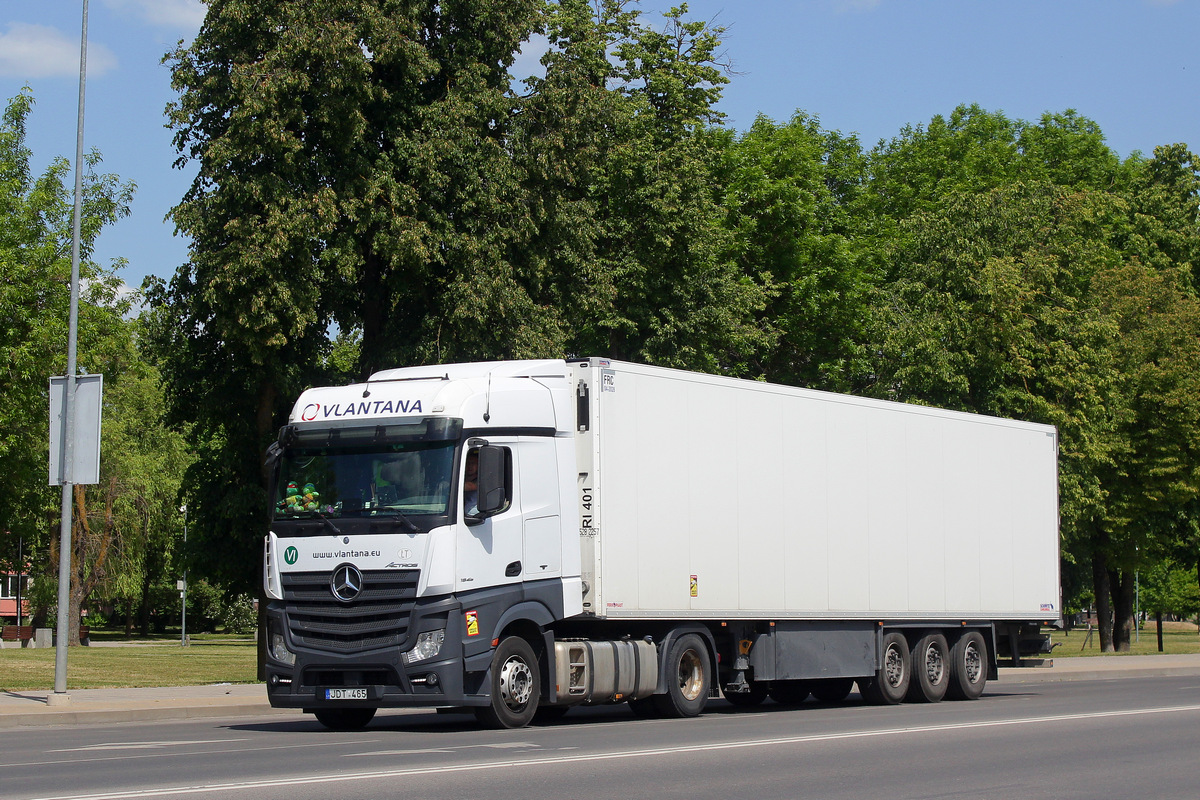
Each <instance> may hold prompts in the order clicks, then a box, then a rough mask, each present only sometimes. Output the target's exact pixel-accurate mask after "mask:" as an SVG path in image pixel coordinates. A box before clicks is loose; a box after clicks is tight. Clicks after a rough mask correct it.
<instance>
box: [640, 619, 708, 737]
mask: <svg viewBox="0 0 1200 800" xmlns="http://www.w3.org/2000/svg"><path fill="white" fill-rule="evenodd" d="M665 668H666V674H667V693H666V694H656V695H654V705H655V706H656V707H657V708H658V712H659V713H660V714H661V715H662V716H664V717H695V716H698V715H699V714H700V712H701V711H703V710H704V706H705V705H706V704H707V703H708V691H709V687H710V685H711V682H712V670H711V669H710V668H709V665H708V648H707V647H705V646H704V640H703V639H701V638H700V637H699V636H697V635H696V634H694V633H689V634H686V635H684V636H680V637H679V638H678V639H676V640H675V641H674V643H672V645H671V649H670V650H669V651H668V652H667V660H666V662H665Z"/></svg>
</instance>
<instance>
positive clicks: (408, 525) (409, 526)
mask: <svg viewBox="0 0 1200 800" xmlns="http://www.w3.org/2000/svg"><path fill="white" fill-rule="evenodd" d="M387 511H388V512H389V513H391V514H395V515H396V521H397V522H399V523H400V524H401V525H403V526H404V529H405V530H406V531H408V532H409V533H417V532H419V531H420V530H421V529H420V528H418V527H417V526H416V525H415V524H413V521H412V520H411V519H409V518H408V517H406V516H404V512H403V511H401V510H400V509H398V508H389V509H387Z"/></svg>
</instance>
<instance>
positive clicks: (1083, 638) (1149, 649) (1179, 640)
mask: <svg viewBox="0 0 1200 800" xmlns="http://www.w3.org/2000/svg"><path fill="white" fill-rule="evenodd" d="M1050 636H1051V640H1052V641H1054V642H1062V644H1061V645H1059V646H1058V647H1056V648H1054V658H1069V657H1073V656H1111V655H1114V653H1103V652H1101V651H1100V634H1099V633H1095V632H1093V634H1092V639H1091V641H1090V642H1088V641H1087V628H1076V629H1074V630H1073V631H1071V632H1070V633H1065V632H1063V631H1053V632H1052V633H1051V635H1050ZM1137 639H1138V641H1135V642H1130V643H1129V652H1128V653H1116V654H1115V655H1131V656H1134V655H1143V656H1145V655H1157V654H1158V629H1157V627H1156V626H1155V624H1154V620H1152V619H1151V620H1147V621H1146V623H1145V624H1144V625H1143V626H1142V630H1141V631H1140V632H1139V633H1138V634H1137ZM1085 643H1086V646H1085ZM1163 652H1164V653H1168V654H1173V655H1177V654H1182V653H1200V635H1197V634H1196V624H1195V623H1194V622H1164V623H1163Z"/></svg>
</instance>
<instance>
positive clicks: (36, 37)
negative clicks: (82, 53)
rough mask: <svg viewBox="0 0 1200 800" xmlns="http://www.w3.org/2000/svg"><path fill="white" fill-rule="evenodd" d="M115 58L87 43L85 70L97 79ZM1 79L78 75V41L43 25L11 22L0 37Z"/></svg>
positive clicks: (98, 47)
mask: <svg viewBox="0 0 1200 800" xmlns="http://www.w3.org/2000/svg"><path fill="white" fill-rule="evenodd" d="M116 66H117V57H116V55H114V54H113V51H112V50H109V49H108V48H107V47H105V46H104V45H102V44H96V43H95V42H91V41H89V42H88V63H87V70H88V76H89V77H97V76H100V75H103V74H104V73H106V72H108V71H110V70H112V69H115V68H116ZM0 75H3V76H6V77H14V78H21V79H28V78H63V77H78V75H79V37H78V35H76V36H75V37H74V38H72V37H70V36H68V35H66V34H64V33H63V32H62V31H60V30H58V29H57V28H51V27H48V26H46V25H31V24H29V23H25V22H10V23H9V25H8V30H6V31H4V32H2V33H0Z"/></svg>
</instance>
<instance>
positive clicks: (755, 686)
mask: <svg viewBox="0 0 1200 800" xmlns="http://www.w3.org/2000/svg"><path fill="white" fill-rule="evenodd" d="M769 688H770V687H769V686H768V685H767V683H766V682H765V681H750V691H748V692H726V693H725V699H726V700H728V701H729V702H730V703H732V704H733V705H735V706H738V707H739V708H753V707H754V706H757V705H762V701H763V700H766V699H767V690H768V689H769Z"/></svg>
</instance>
